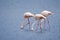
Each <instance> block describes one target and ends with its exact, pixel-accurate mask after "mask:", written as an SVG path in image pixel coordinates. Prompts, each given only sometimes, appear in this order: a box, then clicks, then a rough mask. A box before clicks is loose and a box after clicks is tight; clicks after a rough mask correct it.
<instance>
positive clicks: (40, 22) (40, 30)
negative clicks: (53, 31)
mask: <svg viewBox="0 0 60 40" xmlns="http://www.w3.org/2000/svg"><path fill="white" fill-rule="evenodd" d="M40 31H41V32H42V24H41V20H40Z"/></svg>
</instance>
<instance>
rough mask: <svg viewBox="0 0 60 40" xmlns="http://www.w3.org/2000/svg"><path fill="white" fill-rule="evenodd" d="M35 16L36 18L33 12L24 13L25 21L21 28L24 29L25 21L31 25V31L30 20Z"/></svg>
mask: <svg viewBox="0 0 60 40" xmlns="http://www.w3.org/2000/svg"><path fill="white" fill-rule="evenodd" d="M33 16H34V14H32V13H31V12H25V13H24V19H23V22H22V25H21V26H20V29H23V28H24V24H25V23H24V22H25V19H27V20H28V23H27V24H28V25H29V29H30V20H29V18H31V17H33Z"/></svg>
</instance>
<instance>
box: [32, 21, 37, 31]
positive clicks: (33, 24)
mask: <svg viewBox="0 0 60 40" xmlns="http://www.w3.org/2000/svg"><path fill="white" fill-rule="evenodd" d="M36 22H37V21H36V20H35V21H34V22H33V24H32V28H31V30H32V31H34V25H35V24H36Z"/></svg>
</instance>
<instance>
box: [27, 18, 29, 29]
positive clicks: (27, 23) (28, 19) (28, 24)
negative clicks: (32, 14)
mask: <svg viewBox="0 0 60 40" xmlns="http://www.w3.org/2000/svg"><path fill="white" fill-rule="evenodd" d="M27 24H28V25H29V29H30V20H29V18H28V23H27Z"/></svg>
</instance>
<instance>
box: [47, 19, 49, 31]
mask: <svg viewBox="0 0 60 40" xmlns="http://www.w3.org/2000/svg"><path fill="white" fill-rule="evenodd" d="M47 22H48V26H49V30H50V22H49V20H48V18H47Z"/></svg>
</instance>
